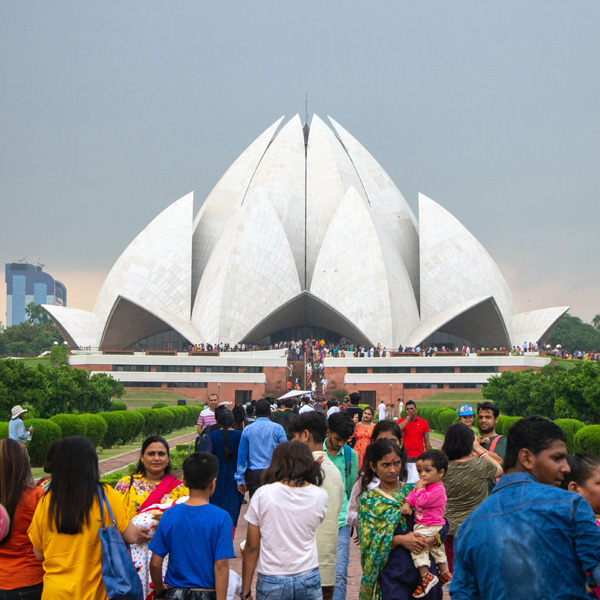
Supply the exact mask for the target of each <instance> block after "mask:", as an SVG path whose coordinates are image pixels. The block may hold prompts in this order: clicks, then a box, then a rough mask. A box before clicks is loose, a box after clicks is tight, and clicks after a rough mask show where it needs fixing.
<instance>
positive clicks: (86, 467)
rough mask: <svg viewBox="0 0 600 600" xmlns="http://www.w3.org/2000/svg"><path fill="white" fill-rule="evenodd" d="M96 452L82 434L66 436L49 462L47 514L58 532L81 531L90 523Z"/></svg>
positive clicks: (96, 480)
mask: <svg viewBox="0 0 600 600" xmlns="http://www.w3.org/2000/svg"><path fill="white" fill-rule="evenodd" d="M99 481H100V475H99V473H98V455H97V454H96V449H95V448H94V444H92V442H91V441H90V440H89V439H88V438H85V437H81V436H79V435H72V436H69V437H66V438H65V439H64V440H63V441H62V444H61V445H60V448H59V450H58V456H57V457H56V461H55V462H54V463H53V465H52V479H51V481H50V487H49V488H48V494H49V497H50V500H49V505H48V517H49V519H50V521H51V522H53V523H54V527H55V529H56V531H57V532H58V533H66V534H69V535H74V534H76V533H81V531H82V528H83V524H84V523H85V524H86V525H89V523H90V510H91V508H92V505H93V504H94V499H95V498H97V496H98V483H99Z"/></svg>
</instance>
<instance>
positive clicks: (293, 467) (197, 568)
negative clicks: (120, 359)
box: [0, 395, 600, 600]
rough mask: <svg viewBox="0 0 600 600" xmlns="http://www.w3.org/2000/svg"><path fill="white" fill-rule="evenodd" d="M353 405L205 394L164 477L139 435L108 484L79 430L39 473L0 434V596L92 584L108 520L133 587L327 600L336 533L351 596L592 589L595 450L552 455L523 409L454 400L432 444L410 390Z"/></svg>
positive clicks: (195, 594) (170, 594)
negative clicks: (455, 406)
mask: <svg viewBox="0 0 600 600" xmlns="http://www.w3.org/2000/svg"><path fill="white" fill-rule="evenodd" d="M359 403H360V397H358V398H357V397H352V396H351V397H350V399H349V406H348V407H347V408H345V410H339V409H338V410H337V411H335V412H332V413H331V414H330V415H329V416H326V413H325V411H319V410H315V407H314V406H312V405H311V403H310V402H307V401H306V400H304V401H303V403H302V407H301V408H300V407H299V406H297V405H296V404H295V402H294V401H291V402H286V403H285V404H284V406H282V409H281V410H275V411H273V410H272V406H271V404H270V401H269V400H268V399H261V400H258V401H257V402H256V403H255V404H254V405H252V406H249V407H248V409H249V410H248V412H250V413H252V412H253V411H254V413H255V418H254V420H252V417H251V416H249V415H248V414H247V413H246V411H245V410H244V409H243V407H235V409H236V411H235V412H236V413H237V416H236V415H234V411H232V410H230V404H229V403H227V402H220V401H219V398H218V397H217V396H216V395H212V398H211V401H210V402H209V405H208V406H207V407H206V410H205V411H203V412H202V413H201V415H200V418H199V424H198V432H199V438H202V442H201V443H200V445H201V446H202V448H203V449H202V450H200V451H197V452H194V453H192V454H191V455H190V456H188V458H186V459H185V461H184V462H183V475H182V476H181V479H180V478H177V477H175V476H174V475H173V473H172V467H171V463H170V456H169V447H168V443H167V442H166V440H164V439H163V438H162V437H160V436H151V437H149V438H147V439H146V440H144V442H143V443H142V446H141V450H140V456H139V462H138V463H137V465H136V468H135V472H134V473H133V474H131V475H129V476H126V477H123V478H122V479H121V480H120V481H119V482H118V483H117V484H116V485H115V489H112V488H111V487H110V486H108V485H107V484H101V483H100V481H99V471H98V457H97V454H96V451H95V449H94V447H93V445H92V444H91V442H90V441H89V440H87V439H86V438H83V437H78V436H72V437H67V438H64V439H62V440H60V441H59V442H57V443H56V444H54V445H53V446H52V448H51V449H50V451H49V454H48V460H47V465H46V467H47V472H48V477H46V478H44V480H43V486H41V485H35V483H34V481H33V478H32V476H31V469H30V466H29V459H28V455H27V449H26V446H25V444H23V443H20V442H19V441H16V440H13V439H5V440H0V600H4V599H10V600H12V599H17V598H19V599H22V598H31V599H39V598H43V599H44V600H50V599H52V600H54V599H58V600H62V599H63V598H64V599H65V600H66V599H69V600H70V599H72V598H82V599H90V600H91V599H94V600H104V599H106V598H107V593H106V585H105V582H106V579H105V577H106V575H105V572H104V570H103V561H104V560H105V559H106V557H105V556H104V555H103V554H102V553H101V542H100V537H99V530H103V528H104V527H105V526H106V525H107V524H110V521H111V519H112V521H113V522H114V525H115V527H116V528H117V530H118V531H119V532H120V535H121V536H122V539H123V540H124V541H125V542H126V543H128V544H129V545H130V549H131V561H132V564H133V565H134V566H135V569H133V570H132V573H135V574H134V575H132V577H133V579H134V580H135V581H136V585H138V583H137V582H138V579H139V585H141V591H139V593H138V592H132V595H131V596H128V597H131V598H135V599H136V600H151V599H152V598H163V597H166V598H169V599H189V600H225V599H226V598H229V599H231V598H233V597H234V594H237V595H238V596H240V597H241V599H242V600H250V599H251V598H253V597H254V596H255V597H256V598H257V600H267V599H269V600H273V599H281V600H288V599H289V600H294V599H297V600H318V599H320V598H323V599H325V600H345V598H346V597H347V593H348V589H347V587H348V563H349V555H350V547H351V544H352V538H353V537H354V543H356V544H357V545H358V546H359V548H360V558H361V566H362V577H361V583H360V590H359V597H360V600H410V599H411V598H426V599H428V600H441V598H442V595H443V591H442V587H443V586H446V585H449V592H450V595H451V597H452V598H455V599H458V600H463V599H464V600H466V599H469V600H473V599H482V600H488V599H490V600H491V599H492V598H494V599H498V598H500V599H508V598H510V599H521V598H523V599H525V598H536V599H537V598H540V599H542V598H544V599H545V598H557V599H563V598H564V599H566V598H582V599H583V598H589V597H595V598H600V587H598V586H597V582H600V528H599V526H598V525H600V521H599V522H597V521H596V518H595V514H597V513H599V512H600V457H597V456H592V455H587V454H575V455H571V456H567V451H566V437H565V434H564V432H563V431H562V430H561V429H560V428H559V427H558V426H557V425H556V424H554V423H552V422H551V421H548V420H547V419H544V418H541V417H537V416H532V417H526V418H523V419H521V420H519V421H518V422H517V423H516V424H515V425H513V427H512V428H511V429H510V432H509V435H508V437H504V436H502V435H500V434H497V433H496V424H497V420H498V415H499V413H498V409H497V407H496V406H495V405H494V404H492V403H490V402H483V403H481V404H478V405H477V407H476V410H473V407H470V406H468V405H463V406H461V407H460V409H459V422H457V423H456V424H453V425H451V426H450V427H449V428H448V430H447V433H446V436H445V439H444V441H443V446H442V448H441V450H440V449H435V448H432V447H431V439H430V432H429V427H428V426H427V422H426V421H424V420H423V419H421V418H420V417H419V416H418V407H417V405H416V404H415V402H412V401H409V402H407V404H406V407H405V408H406V417H404V418H401V419H400V420H399V421H397V422H396V421H393V420H386V419H379V420H378V422H377V423H373V420H374V416H375V413H374V410H373V409H372V408H370V407H369V408H364V405H363V407H362V408H361V407H360V406H359ZM17 408H18V407H17ZM336 408H338V407H336ZM16 412H18V411H16ZM378 416H379V415H378ZM381 416H385V413H383V415H381ZM560 488H562V489H560ZM246 492H248V498H249V500H248V502H249V503H248V508H247V511H246V513H245V515H244V518H245V520H246V522H247V532H246V539H245V540H241V541H240V543H239V544H237V545H238V547H239V549H240V551H241V554H242V571H241V573H237V574H236V573H234V572H233V571H232V570H230V565H229V561H230V560H231V559H232V558H234V557H235V550H234V540H235V533H236V526H237V523H238V519H239V516H240V510H241V507H242V503H243V502H245V500H244V496H245V494H246ZM104 503H106V504H104ZM102 507H106V509H109V510H104V509H103V508H102ZM109 514H110V517H109ZM353 533H354V535H353ZM130 566H131V565H130ZM255 575H256V584H254V583H253V581H254V576H255ZM135 594H137V595H135ZM114 597H117V596H114ZM118 597H121V596H118Z"/></svg>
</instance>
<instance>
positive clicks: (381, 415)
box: [377, 399, 386, 421]
mask: <svg viewBox="0 0 600 600" xmlns="http://www.w3.org/2000/svg"><path fill="white" fill-rule="evenodd" d="M385 410H386V409H385V402H384V401H383V399H382V400H381V402H380V403H379V406H378V407H377V411H378V413H379V415H378V416H379V420H380V421H384V420H385Z"/></svg>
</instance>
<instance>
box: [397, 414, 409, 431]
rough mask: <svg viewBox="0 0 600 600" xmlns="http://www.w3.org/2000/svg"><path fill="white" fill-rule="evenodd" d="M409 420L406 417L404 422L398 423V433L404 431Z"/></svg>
mask: <svg viewBox="0 0 600 600" xmlns="http://www.w3.org/2000/svg"><path fill="white" fill-rule="evenodd" d="M409 420H410V419H409V418H408V417H406V419H404V421H402V422H400V423H398V427H400V431H404V430H405V429H406V426H407V425H408V422H409Z"/></svg>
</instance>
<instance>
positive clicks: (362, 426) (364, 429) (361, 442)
mask: <svg viewBox="0 0 600 600" xmlns="http://www.w3.org/2000/svg"><path fill="white" fill-rule="evenodd" d="M373 429H375V425H374V424H373V409H372V408H370V407H368V408H365V409H364V410H363V413H362V421H359V422H358V423H357V425H356V427H355V428H354V439H355V440H356V443H355V444H354V450H355V452H356V454H358V465H359V468H360V469H362V463H363V458H364V456H365V451H366V449H367V446H368V445H369V444H370V443H371V435H372V434H373Z"/></svg>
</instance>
